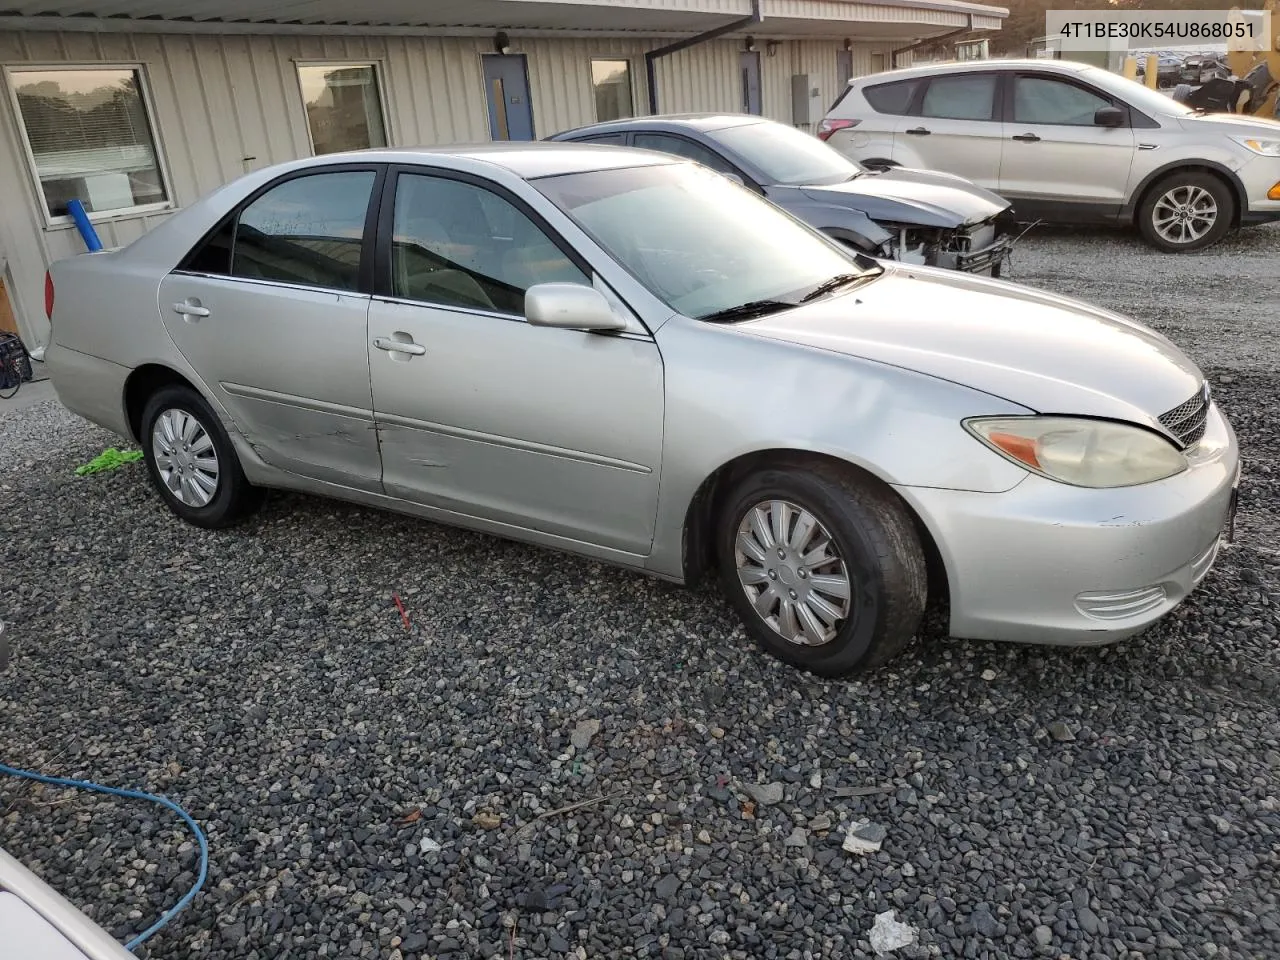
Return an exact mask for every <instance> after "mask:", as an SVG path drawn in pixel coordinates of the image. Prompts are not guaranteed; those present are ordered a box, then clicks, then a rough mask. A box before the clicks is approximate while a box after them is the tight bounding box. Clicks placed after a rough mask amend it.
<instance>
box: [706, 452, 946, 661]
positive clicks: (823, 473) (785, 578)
mask: <svg viewBox="0 0 1280 960" xmlns="http://www.w3.org/2000/svg"><path fill="white" fill-rule="evenodd" d="M771 500H776V501H787V502H788V503H790V504H793V505H795V506H796V507H799V508H801V509H803V510H806V511H808V512H809V513H810V514H811V515H812V516H813V517H814V518H816V519H817V521H818V522H819V523H820V524H821V525H822V527H824V528H825V531H826V533H827V535H828V536H829V537H830V540H831V543H832V544H833V546H834V547H835V551H836V553H837V554H838V557H839V560H840V561H842V562H843V564H844V571H845V572H846V573H847V575H848V580H849V584H850V589H849V594H850V600H849V609H848V610H847V611H846V616H845V617H844V618H843V619H842V620H833V621H832V623H831V624H829V625H827V624H824V625H825V626H830V628H831V630H832V634H833V635H832V636H831V637H830V638H829V639H826V641H825V642H823V643H820V644H814V645H805V644H802V643H798V642H794V641H792V640H790V639H787V638H786V637H784V636H783V635H782V634H781V633H780V632H779V631H778V629H775V628H774V627H773V626H772V625H771V624H770V623H769V622H768V620H766V619H765V617H763V616H762V615H761V614H760V613H757V611H756V608H755V606H754V604H753V601H752V599H751V598H749V597H748V589H749V588H748V587H746V586H744V584H743V582H742V581H741V580H740V579H739V576H738V567H737V560H736V550H737V543H738V532H739V527H740V525H741V524H742V523H743V522H744V519H745V518H746V517H747V516H748V514H749V512H750V511H752V510H753V509H754V507H755V506H756V505H757V504H760V503H761V502H763V501H771ZM795 526H798V525H797V524H794V521H793V529H794V528H795ZM812 542H814V541H811V543H812ZM716 544H717V551H716V553H717V557H716V563H717V566H718V568H719V571H720V579H721V584H722V587H723V589H724V590H725V591H726V594H727V595H728V597H729V599H730V602H731V603H732V604H733V606H734V608H735V609H736V610H737V612H738V614H739V616H741V618H742V621H743V623H744V624H745V626H746V629H747V632H748V633H749V634H751V636H753V637H754V638H755V639H756V640H757V641H758V642H759V643H760V645H761V646H762V647H764V649H765V650H766V651H768V652H769V653H772V654H773V655H774V656H776V657H778V658H779V659H780V660H782V661H784V662H786V663H789V664H791V665H793V666H796V667H799V668H800V669H802V670H807V671H809V672H811V673H814V674H817V675H819V676H824V677H840V676H845V675H848V674H851V673H854V672H861V671H866V670H870V669H873V668H875V667H878V666H880V665H881V664H883V663H886V662H887V661H889V660H891V659H892V658H893V657H895V656H897V655H898V654H899V653H901V652H902V650H903V649H904V648H905V647H906V646H907V644H908V643H909V642H910V641H911V638H912V637H913V636H914V635H915V633H916V630H917V628H918V627H919V626H920V622H921V619H922V617H923V615H924V610H925V603H926V600H927V599H928V596H927V594H928V590H927V586H928V576H927V572H926V566H925V556H924V551H923V549H922V548H921V544H920V538H919V535H918V534H917V532H916V528H915V524H914V523H913V521H912V518H911V515H910V513H909V512H908V510H907V507H906V505H905V504H903V503H902V501H901V500H900V499H899V498H898V497H897V496H896V495H895V494H894V493H893V491H892V490H890V489H888V488H887V487H885V486H884V485H883V484H880V483H879V482H878V481H875V480H873V479H871V478H865V477H863V476H861V475H859V474H857V473H856V472H855V471H853V470H852V469H851V468H850V469H842V468H840V467H839V466H836V465H832V464H828V463H823V462H813V461H806V460H797V461H794V462H782V463H778V464H775V465H772V466H770V467H768V468H766V469H763V470H760V471H758V472H756V473H754V474H752V475H751V476H749V477H747V478H746V479H744V480H743V481H742V482H741V483H739V484H738V486H737V487H736V488H734V489H733V490H732V491H730V493H729V494H728V495H727V496H726V497H725V498H724V500H723V503H722V507H721V509H720V513H719V517H718V521H717V531H716ZM810 549H812V547H810ZM800 552H803V550H801V551H800ZM791 556H792V557H794V553H793V554H792V555H791ZM764 562H767V563H769V564H770V565H772V564H773V552H772V550H770V551H768V559H767V561H764ZM792 562H793V561H791V560H788V561H782V560H779V561H778V563H777V567H776V571H773V572H770V573H769V576H771V577H774V574H775V572H776V574H777V576H776V577H774V584H775V585H776V587H777V588H778V589H781V588H782V587H783V584H784V583H786V584H788V585H789V586H788V589H789V588H790V587H791V586H795V584H796V583H797V580H796V577H801V578H803V577H805V574H804V573H798V572H797V569H798V567H797V566H791V567H789V568H788V569H785V570H784V569H783V568H784V567H786V566H787V565H788V564H789V563H792ZM810 569H812V570H813V573H810V574H809V576H815V575H817V573H818V572H819V571H820V570H823V569H825V570H828V571H830V570H832V569H833V568H831V567H826V568H821V567H816V566H815V567H812V568H810ZM801 582H803V581H801ZM763 586H764V588H765V589H774V587H772V586H768V585H763ZM801 589H802V590H803V589H804V587H801ZM791 596H792V597H794V596H796V594H795V593H792V594H791ZM780 600H781V597H780V596H779V601H780ZM772 609H776V610H777V611H778V612H777V614H776V615H775V616H776V619H778V620H779V622H780V623H781V614H782V607H781V604H780V602H779V603H778V604H777V605H776V606H775V607H773V608H772Z"/></svg>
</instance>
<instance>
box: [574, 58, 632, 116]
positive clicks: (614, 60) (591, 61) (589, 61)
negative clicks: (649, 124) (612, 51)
mask: <svg viewBox="0 0 1280 960" xmlns="http://www.w3.org/2000/svg"><path fill="white" fill-rule="evenodd" d="M597 62H599V63H625V64H626V65H627V92H628V94H630V99H631V114H630V115H629V116H626V117H614V118H613V119H614V120H624V121H625V120H634V119H636V113H637V109H638V105H637V103H636V79H635V64H634V63H633V62H632V60H631V58H630V57H628V56H612V57H611V56H599V57H597V56H594V55H593V56H589V57H587V83H588V85H589V86H590V87H591V112H592V114H593V115H594V116H595V122H596V123H610V122H613V121H609V120H601V119H600V117H599V115H598V113H597V111H596V78H595V75H594V73H593V71H592V68H593V67H594V66H595V64H596V63H597Z"/></svg>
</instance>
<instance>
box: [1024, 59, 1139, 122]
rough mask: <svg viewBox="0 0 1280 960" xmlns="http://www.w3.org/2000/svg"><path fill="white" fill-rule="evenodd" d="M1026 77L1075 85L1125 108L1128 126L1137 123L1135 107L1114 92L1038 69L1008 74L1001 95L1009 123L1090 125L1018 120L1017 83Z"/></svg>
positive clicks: (1070, 85)
mask: <svg viewBox="0 0 1280 960" xmlns="http://www.w3.org/2000/svg"><path fill="white" fill-rule="evenodd" d="M1024 77H1025V78H1026V79H1029V80H1049V81H1056V82H1058V83H1065V84H1066V85H1067V86H1069V87H1075V88H1076V89H1077V90H1083V91H1084V92H1085V93H1090V94H1093V96H1095V97H1097V98H1098V99H1100V100H1105V101H1107V103H1109V104H1110V105H1111V106H1113V107H1119V108H1120V109H1121V110H1123V111H1124V113H1125V126H1126V127H1132V126H1135V124H1134V122H1133V120H1134V109H1133V108H1132V107H1131V106H1129V104H1127V103H1125V102H1124V101H1123V100H1121V99H1119V98H1118V97H1116V96H1114V95H1112V94H1110V93H1108V92H1107V91H1106V90H1101V89H1099V88H1098V87H1095V86H1093V85H1092V84H1088V83H1085V82H1084V81H1081V80H1077V79H1075V78H1074V77H1064V76H1062V75H1061V74H1057V73H1041V72H1039V71H1036V70H1018V71H1011V72H1010V73H1009V75H1008V82H1007V83H1005V85H1004V91H1003V95H1002V96H1001V99H1002V100H1003V106H1004V115H1005V117H1006V118H1007V122H1009V123H1014V124H1018V125H1023V124H1025V125H1026V126H1029V127H1054V126H1059V127H1069V126H1080V127H1087V126H1088V124H1085V123H1082V124H1069V123H1059V124H1054V123H1042V122H1040V121H1038V120H1018V119H1015V117H1014V112H1013V111H1014V102H1015V97H1016V95H1017V85H1018V81H1019V80H1020V79H1022V78H1024Z"/></svg>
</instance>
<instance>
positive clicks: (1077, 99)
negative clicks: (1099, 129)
mask: <svg viewBox="0 0 1280 960" xmlns="http://www.w3.org/2000/svg"><path fill="white" fill-rule="evenodd" d="M1111 105H1112V103H1111V101H1110V100H1108V99H1107V98H1105V97H1103V96H1100V95H1099V94H1096V93H1091V92H1090V91H1088V90H1086V89H1084V88H1083V87H1078V86H1076V85H1075V84H1074V83H1064V82H1063V81H1061V80H1053V79H1050V78H1048V77H1016V78H1014V81H1013V119H1014V122H1015V123H1057V124H1063V125H1066V126H1073V127H1091V126H1093V115H1094V113H1096V112H1097V111H1098V110H1099V109H1101V108H1102V107H1109V106H1111Z"/></svg>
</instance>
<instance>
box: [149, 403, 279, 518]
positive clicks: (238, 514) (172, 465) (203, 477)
mask: <svg viewBox="0 0 1280 960" xmlns="http://www.w3.org/2000/svg"><path fill="white" fill-rule="evenodd" d="M141 426H142V429H141V431H140V437H139V439H140V440H141V442H142V450H143V455H144V458H145V460H146V463H147V472H148V474H149V475H150V477H151V482H152V483H153V484H154V485H155V488H156V489H157V490H158V491H159V492H160V496H161V498H162V499H163V500H164V502H165V504H166V505H167V506H168V507H169V509H170V510H172V511H173V512H174V513H176V514H177V515H178V516H179V517H181V518H182V519H183V520H186V521H187V522H188V523H191V524H194V525H195V526H197V527H206V528H209V529H217V528H220V527H228V526H231V525H232V524H234V523H236V522H237V521H238V520H240V519H241V518H243V517H244V516H245V515H247V514H248V513H250V512H251V511H252V510H253V509H254V508H256V507H257V506H258V504H259V503H260V502H261V499H262V492H261V491H260V490H258V489H257V488H255V487H253V486H251V485H250V484H249V481H248V480H246V479H245V475H244V471H243V470H242V469H241V467H240V460H239V458H238V457H237V456H236V452H235V448H234V447H232V445H231V440H230V438H229V437H228V436H227V433H226V431H225V430H224V429H223V428H222V424H221V423H219V422H218V418H217V416H216V415H215V414H214V412H213V410H212V409H211V408H210V407H209V404H208V403H206V402H205V399H204V398H203V397H201V396H200V395H199V394H198V393H196V392H195V391H194V390H192V389H191V388H190V387H186V386H182V385H178V384H174V385H171V386H167V387H163V388H161V389H160V390H158V391H156V393H155V394H154V395H153V396H152V397H151V399H150V400H148V401H147V405H146V407H145V408H144V409H143V411H142V425H141Z"/></svg>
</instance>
